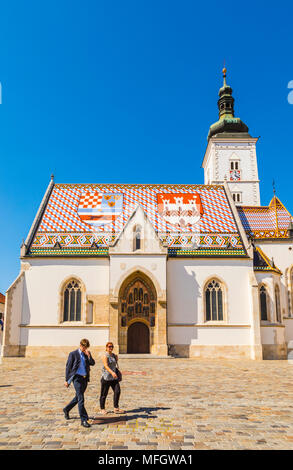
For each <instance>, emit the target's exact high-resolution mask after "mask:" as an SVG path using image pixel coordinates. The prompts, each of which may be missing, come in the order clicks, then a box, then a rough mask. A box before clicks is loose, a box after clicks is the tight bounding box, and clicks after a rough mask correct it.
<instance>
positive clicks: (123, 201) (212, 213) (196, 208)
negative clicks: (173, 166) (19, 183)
mask: <svg viewBox="0 0 293 470" xmlns="http://www.w3.org/2000/svg"><path fill="white" fill-rule="evenodd" d="M137 206H140V207H141V208H142V210H143V211H144V212H145V214H146V216H147V219H148V220H149V222H150V223H151V224H152V226H153V228H154V230H155V232H156V233H157V234H158V236H159V238H160V240H161V241H162V243H163V245H164V246H166V247H168V249H169V250H171V251H172V253H171V255H174V253H175V252H176V253H177V251H178V249H179V250H180V255H198V254H199V248H200V249H204V250H205V251H204V253H203V254H204V256H209V255H210V254H213V255H219V256H225V255H229V257H230V256H234V255H236V256H247V253H246V251H245V249H244V246H243V243H242V239H241V236H240V233H239V230H238V227H237V222H236V221H235V218H234V215H233V212H232V210H231V207H230V204H229V200H228V198H227V194H226V191H225V188H224V186H222V185H210V186H208V185H193V184H189V185H188V184H186V185H183V184H54V188H53V189H52V192H51V193H50V196H49V199H48V201H47V205H46V208H45V210H44V212H43V213H42V217H41V219H40V221H39V225H38V227H37V230H36V232H35V236H34V239H33V241H32V243H31V244H30V246H29V247H28V256H42V255H46V256H65V255H71V256H73V255H77V256H79V255H86V256H97V255H101V256H105V255H107V254H108V248H109V246H112V245H113V244H114V243H115V240H116V239H117V237H119V234H120V233H121V232H122V231H123V229H124V227H125V225H126V224H127V221H128V220H129V218H130V217H131V215H132V214H133V212H134V210H135V209H136V208H137Z"/></svg>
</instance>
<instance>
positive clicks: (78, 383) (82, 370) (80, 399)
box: [63, 339, 95, 428]
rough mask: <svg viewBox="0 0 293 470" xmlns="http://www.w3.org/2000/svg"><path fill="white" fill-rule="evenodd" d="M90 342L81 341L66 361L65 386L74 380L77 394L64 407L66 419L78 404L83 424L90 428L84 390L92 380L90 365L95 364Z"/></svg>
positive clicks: (86, 340)
mask: <svg viewBox="0 0 293 470" xmlns="http://www.w3.org/2000/svg"><path fill="white" fill-rule="evenodd" d="M89 347H90V343H89V340H88V339H82V340H81V341H80V346H79V349H76V350H75V351H72V352H71V353H69V356H68V359H67V363H66V373H65V384H64V385H65V387H69V385H70V383H71V382H73V385H74V388H75V391H76V395H75V397H74V398H73V400H71V402H70V403H68V405H66V406H65V408H63V411H64V416H65V419H69V411H70V410H71V409H72V408H73V407H74V406H75V405H76V404H78V411H79V415H80V419H81V425H82V426H84V427H85V428H90V427H91V425H90V424H89V423H88V419H89V418H88V414H87V412H86V409H85V407H84V392H85V390H86V388H87V384H88V382H89V380H90V366H94V365H95V361H94V359H93V358H92V356H91V353H90V351H89V350H88V348H89Z"/></svg>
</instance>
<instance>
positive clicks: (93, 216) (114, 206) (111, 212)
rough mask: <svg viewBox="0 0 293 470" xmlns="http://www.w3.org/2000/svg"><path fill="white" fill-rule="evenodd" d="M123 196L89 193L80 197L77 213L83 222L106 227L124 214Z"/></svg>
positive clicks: (119, 194) (118, 194)
mask: <svg viewBox="0 0 293 470" xmlns="http://www.w3.org/2000/svg"><path fill="white" fill-rule="evenodd" d="M122 207H123V194H121V193H98V192H87V193H84V194H82V196H81V197H80V201H79V205H78V210H77V213H78V215H79V217H80V218H81V220H82V221H83V222H86V223H87V224H90V225H104V224H109V223H111V222H113V221H114V220H115V219H116V218H117V217H118V216H119V215H120V214H121V212H122Z"/></svg>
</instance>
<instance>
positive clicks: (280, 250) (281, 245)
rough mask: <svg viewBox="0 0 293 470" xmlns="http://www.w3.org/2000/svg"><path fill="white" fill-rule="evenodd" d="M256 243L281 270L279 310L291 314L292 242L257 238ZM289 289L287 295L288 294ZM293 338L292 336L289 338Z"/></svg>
mask: <svg viewBox="0 0 293 470" xmlns="http://www.w3.org/2000/svg"><path fill="white" fill-rule="evenodd" d="M257 245H258V246H260V247H261V249H262V250H263V252H264V253H265V254H266V256H267V257H268V258H270V259H272V258H273V259H274V263H275V265H276V266H277V268H279V269H280V270H281V271H282V276H281V279H280V284H281V311H282V315H283V317H288V316H290V315H292V316H293V305H289V302H292V300H291V299H292V296H291V295H290V294H291V292H292V272H293V271H292V272H291V270H292V268H293V243H292V240H282V241H276V242H269V241H267V242H266V241H262V240H257ZM288 291H289V295H288ZM291 339H293V337H292V338H291Z"/></svg>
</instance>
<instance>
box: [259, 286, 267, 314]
mask: <svg viewBox="0 0 293 470" xmlns="http://www.w3.org/2000/svg"><path fill="white" fill-rule="evenodd" d="M259 300H260V319H261V320H264V321H265V320H267V319H268V306H267V305H268V302H267V290H266V288H265V286H261V288H260V289H259Z"/></svg>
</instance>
